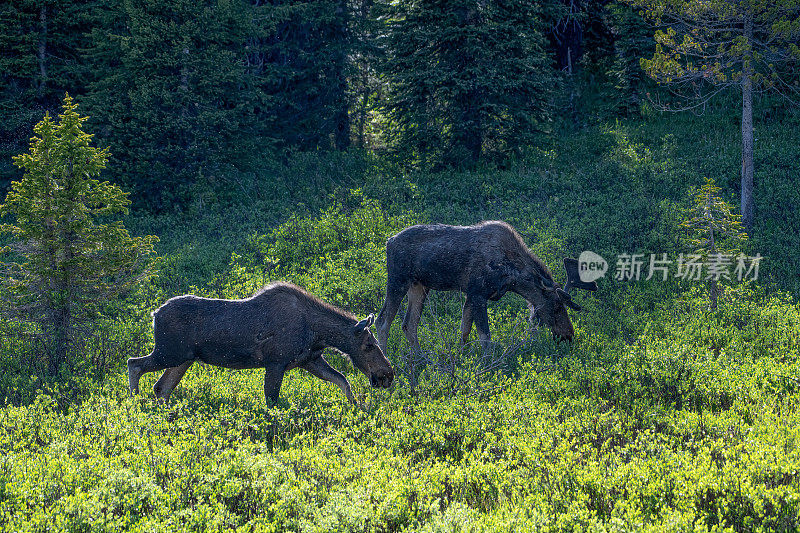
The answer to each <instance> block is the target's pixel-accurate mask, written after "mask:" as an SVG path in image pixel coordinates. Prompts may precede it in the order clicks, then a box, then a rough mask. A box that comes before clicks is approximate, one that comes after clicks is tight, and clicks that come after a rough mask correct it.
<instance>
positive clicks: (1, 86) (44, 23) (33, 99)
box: [0, 0, 88, 191]
mask: <svg viewBox="0 0 800 533" xmlns="http://www.w3.org/2000/svg"><path fill="white" fill-rule="evenodd" d="M86 4H87V2H78V1H77V0H18V1H14V2H0V191H2V190H3V189H5V188H6V187H7V186H8V184H9V182H10V181H11V179H13V178H14V177H16V169H15V168H14V167H13V165H12V164H11V156H12V155H14V154H17V153H19V152H20V150H23V149H24V148H25V143H26V142H27V139H28V135H27V132H29V131H30V130H31V128H32V127H33V125H34V124H35V123H36V122H37V121H38V120H40V119H41V118H42V116H43V115H44V113H45V111H55V110H57V109H58V106H59V104H60V102H61V97H62V95H63V94H64V92H65V91H66V90H70V91H71V92H73V93H74V94H75V93H77V94H82V93H83V92H84V90H85V89H86V85H85V84H84V83H83V76H82V72H81V71H80V69H79V63H80V50H81V48H82V47H83V45H84V37H85V31H84V28H85V27H84V23H85V20H84V12H85V10H86V9H88V6H87V5H86Z"/></svg>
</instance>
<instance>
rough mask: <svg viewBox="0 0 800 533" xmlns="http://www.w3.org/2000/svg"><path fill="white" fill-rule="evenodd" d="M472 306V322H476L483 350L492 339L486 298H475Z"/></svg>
mask: <svg viewBox="0 0 800 533" xmlns="http://www.w3.org/2000/svg"><path fill="white" fill-rule="evenodd" d="M471 300H472V302H471V305H470V308H471V314H472V320H473V321H475V329H477V330H478V340H480V342H481V344H482V345H483V348H484V349H486V347H487V346H488V344H489V341H491V340H492V337H491V335H490V333H489V314H488V313H487V311H486V298H482V297H480V296H473V297H472V298H471Z"/></svg>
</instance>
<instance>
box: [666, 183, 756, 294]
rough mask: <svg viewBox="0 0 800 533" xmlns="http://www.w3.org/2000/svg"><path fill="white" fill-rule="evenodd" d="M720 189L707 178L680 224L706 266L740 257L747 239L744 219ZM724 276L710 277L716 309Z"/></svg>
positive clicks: (710, 289)
mask: <svg viewBox="0 0 800 533" xmlns="http://www.w3.org/2000/svg"><path fill="white" fill-rule="evenodd" d="M720 190H721V189H720V188H719V187H717V186H716V185H715V183H714V180H713V179H709V178H706V183H705V185H703V186H702V187H700V189H699V190H698V191H697V192H696V193H695V194H694V201H693V205H692V207H691V208H690V209H689V212H688V213H687V214H688V218H686V219H685V220H684V221H683V222H681V225H680V226H681V228H682V229H684V230H686V233H687V237H688V244H689V245H691V246H692V247H693V248H694V253H696V254H697V255H700V256H701V257H702V259H703V262H704V263H706V264H709V261H718V262H719V261H722V260H724V259H725V258H726V257H731V256H736V255H739V254H741V250H740V246H741V245H742V244H743V243H744V241H746V240H747V233H745V231H744V228H743V226H742V221H741V220H742V216H741V215H737V214H736V213H735V208H734V207H733V206H732V205H731V204H729V203H728V202H726V201H725V200H724V199H723V198H722V197H721V196H720V195H719V193H720ZM722 277H724V276H720V278H719V279H717V276H712V275H708V276H707V281H708V291H709V300H710V302H711V308H712V309H715V308H716V307H717V298H718V297H719V293H720V287H719V280H720V279H722Z"/></svg>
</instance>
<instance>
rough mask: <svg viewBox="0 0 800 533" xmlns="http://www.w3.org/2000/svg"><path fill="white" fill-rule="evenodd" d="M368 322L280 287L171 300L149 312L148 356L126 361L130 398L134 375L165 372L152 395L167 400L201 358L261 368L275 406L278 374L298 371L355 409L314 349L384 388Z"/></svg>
mask: <svg viewBox="0 0 800 533" xmlns="http://www.w3.org/2000/svg"><path fill="white" fill-rule="evenodd" d="M373 320H374V317H373V316H372V315H370V316H369V317H368V318H365V319H364V320H361V321H360V322H359V321H358V320H357V319H356V317H354V316H353V315H351V314H350V313H347V312H346V311H343V310H341V309H339V308H337V307H334V306H333V305H330V304H327V303H325V302H323V301H322V300H320V299H318V298H316V297H315V296H313V295H311V294H309V293H308V292H306V291H305V290H303V289H301V288H300V287H297V286H296V285H292V284H290V283H282V282H279V283H273V284H270V285H268V286H266V287H265V288H264V289H262V290H261V291H260V292H258V293H257V294H255V295H254V296H252V297H250V298H246V299H244V300H217V299H211V298H200V297H197V296H192V295H186V296H177V297H175V298H172V299H170V300H168V301H167V302H166V303H165V304H164V305H162V306H161V307H159V308H158V309H157V310H156V311H155V312H154V313H153V335H154V337H155V348H154V349H153V353H151V354H150V355H148V356H146V357H135V358H131V359H128V385H129V387H130V393H131V394H136V393H137V392H139V379H140V378H141V376H142V374H144V373H145V372H153V371H156V370H164V369H166V371H165V372H164V374H163V375H162V376H161V378H160V379H159V380H158V382H157V383H156V384H155V385H154V386H153V390H154V391H155V393H156V396H157V397H159V398H163V399H168V398H169V395H170V394H171V393H172V390H173V389H174V388H175V387H176V386H177V385H178V382H179V381H180V380H181V378H182V377H183V375H184V374H185V373H186V371H187V370H188V369H189V367H190V366H192V363H193V362H195V361H202V362H204V363H207V364H210V365H215V366H222V367H225V368H264V369H265V370H266V371H265V373H264V395H265V396H266V399H267V402H270V401H272V402H273V403H275V402H277V400H278V394H279V392H280V388H281V382H282V381H283V375H284V373H285V372H286V371H287V370H291V369H293V368H297V367H300V368H305V369H306V370H308V371H309V372H311V373H312V374H314V375H315V376H317V377H318V378H320V379H323V380H325V381H329V382H331V383H334V384H336V385H338V386H339V387H340V388H341V389H342V391H343V392H344V394H345V396H347V399H348V400H350V402H352V403H353V404H356V401H355V398H354V397H353V393H352V392H351V390H350V383H349V382H348V381H347V378H345V377H344V376H343V375H342V374H341V373H340V372H338V371H337V370H335V369H333V368H332V367H331V366H330V365H329V364H328V362H327V361H325V359H324V358H323V357H322V351H323V350H324V349H325V348H326V347H332V348H335V349H337V350H339V351H340V352H342V353H344V354H346V355H348V356H349V357H350V359H351V361H352V362H353V364H354V365H355V367H356V368H358V369H359V370H360V371H361V372H363V373H364V374H365V375H366V376H368V377H369V381H370V384H371V385H372V386H373V387H389V386H390V385H391V384H392V379H393V378H394V371H393V370H392V365H391V364H390V363H389V361H388V360H387V359H386V357H384V355H383V352H382V351H381V349H380V347H379V346H378V343H377V341H376V340H375V337H374V336H373V335H372V332H371V331H370V330H369V326H370V325H372V322H373Z"/></svg>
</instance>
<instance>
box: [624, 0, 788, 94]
mask: <svg viewBox="0 0 800 533" xmlns="http://www.w3.org/2000/svg"><path fill="white" fill-rule="evenodd" d="M628 1H629V2H630V3H631V4H632V5H633V6H635V7H638V8H640V9H641V10H642V13H643V14H644V15H645V16H646V17H647V18H648V19H650V20H653V21H655V22H656V23H657V24H659V25H660V28H659V29H658V30H657V31H656V33H655V41H656V50H655V53H654V54H653V57H652V58H650V59H647V58H643V59H642V61H641V64H642V68H644V69H645V70H646V71H647V72H648V74H649V75H650V76H652V77H653V78H654V79H656V80H657V81H658V82H659V83H664V84H668V85H670V86H672V87H673V88H674V89H675V90H676V91H677V92H679V93H682V94H683V95H684V96H688V97H690V98H691V97H696V96H699V97H700V99H701V101H705V100H706V96H705V95H701V94H700V93H699V91H700V90H701V89H703V87H702V86H703V85H706V84H707V85H709V86H711V87H714V88H715V89H714V93H716V92H719V90H721V89H723V88H727V87H732V86H738V85H740V83H741V79H742V75H743V74H745V73H747V74H748V76H751V77H752V79H753V81H754V83H755V85H756V86H760V87H762V88H764V89H772V90H776V91H778V92H781V93H783V94H785V95H787V96H790V95H791V94H793V93H795V92H796V90H795V89H793V88H792V87H791V85H790V84H791V83H792V82H793V81H794V79H793V78H791V77H790V78H788V79H786V78H785V74H786V72H784V71H782V69H781V68H780V65H781V64H784V63H787V62H788V63H794V64H796V62H797V61H798V60H800V51H798V50H797V46H796V45H795V42H796V40H797V37H798V35H800V8H798V6H797V2H795V1H794V0H786V1H778V2H764V1H761V0H754V1H747V2H739V3H731V2H726V1H724V0H719V1H716V0H715V1H710V2H704V1H699V0H680V1H664V0H628ZM748 27H749V28H750V29H749V30H748ZM787 82H788V83H787ZM693 105H694V104H693Z"/></svg>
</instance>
